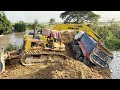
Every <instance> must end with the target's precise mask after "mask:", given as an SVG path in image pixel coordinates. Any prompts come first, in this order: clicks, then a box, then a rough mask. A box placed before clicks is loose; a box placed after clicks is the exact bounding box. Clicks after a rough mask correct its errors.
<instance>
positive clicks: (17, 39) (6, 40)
mask: <svg viewBox="0 0 120 90" xmlns="http://www.w3.org/2000/svg"><path fill="white" fill-rule="evenodd" d="M23 35H24V33H23V32H20V33H12V34H8V35H4V36H2V37H0V51H1V48H6V47H7V46H8V44H15V43H16V44H17V45H18V46H20V45H21V44H22V43H23Z"/></svg>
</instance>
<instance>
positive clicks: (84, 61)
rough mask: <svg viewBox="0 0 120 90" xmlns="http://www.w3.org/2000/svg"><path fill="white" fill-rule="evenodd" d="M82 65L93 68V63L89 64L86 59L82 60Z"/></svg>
mask: <svg viewBox="0 0 120 90" xmlns="http://www.w3.org/2000/svg"><path fill="white" fill-rule="evenodd" d="M83 63H84V64H85V65H87V66H93V63H91V62H90V60H88V59H84V60H83Z"/></svg>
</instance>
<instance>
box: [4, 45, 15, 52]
mask: <svg viewBox="0 0 120 90" xmlns="http://www.w3.org/2000/svg"><path fill="white" fill-rule="evenodd" d="M16 49H17V45H16V44H14V45H12V44H9V45H8V47H7V48H6V49H5V51H12V50H16Z"/></svg>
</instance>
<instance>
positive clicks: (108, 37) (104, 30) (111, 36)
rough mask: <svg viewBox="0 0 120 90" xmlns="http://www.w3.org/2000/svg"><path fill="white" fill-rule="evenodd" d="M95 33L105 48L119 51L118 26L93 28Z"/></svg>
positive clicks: (119, 35)
mask: <svg viewBox="0 0 120 90" xmlns="http://www.w3.org/2000/svg"><path fill="white" fill-rule="evenodd" d="M94 29H95V31H96V32H97V33H98V34H99V35H100V36H101V37H102V38H103V40H104V42H105V45H106V47H107V48H109V49H111V50H118V49H120V26H119V25H118V24H113V25H110V26H95V27H94Z"/></svg>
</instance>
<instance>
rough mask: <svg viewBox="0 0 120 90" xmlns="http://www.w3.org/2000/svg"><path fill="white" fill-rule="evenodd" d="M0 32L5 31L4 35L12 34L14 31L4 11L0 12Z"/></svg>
mask: <svg viewBox="0 0 120 90" xmlns="http://www.w3.org/2000/svg"><path fill="white" fill-rule="evenodd" d="M0 30H3V32H4V33H10V32H11V31H12V24H11V22H10V21H9V20H8V19H7V17H6V15H5V13H4V12H3V11H0Z"/></svg>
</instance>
